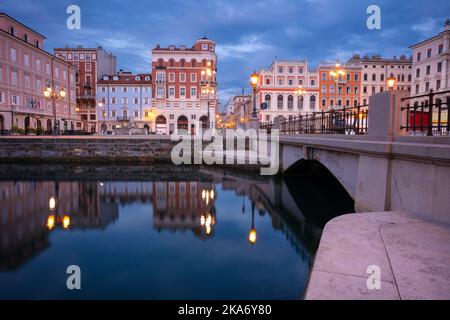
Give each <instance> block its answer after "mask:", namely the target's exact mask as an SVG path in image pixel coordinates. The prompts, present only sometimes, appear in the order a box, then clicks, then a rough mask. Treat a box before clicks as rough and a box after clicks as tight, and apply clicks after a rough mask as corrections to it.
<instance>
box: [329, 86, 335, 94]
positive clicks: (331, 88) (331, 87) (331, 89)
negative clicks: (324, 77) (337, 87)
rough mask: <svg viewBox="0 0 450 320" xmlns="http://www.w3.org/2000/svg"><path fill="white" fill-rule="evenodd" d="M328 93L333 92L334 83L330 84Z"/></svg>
mask: <svg viewBox="0 0 450 320" xmlns="http://www.w3.org/2000/svg"><path fill="white" fill-rule="evenodd" d="M330 93H334V85H333V84H332V85H330Z"/></svg>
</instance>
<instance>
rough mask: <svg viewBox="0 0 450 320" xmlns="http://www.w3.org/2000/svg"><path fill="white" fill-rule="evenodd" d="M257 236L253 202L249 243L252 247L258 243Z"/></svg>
mask: <svg viewBox="0 0 450 320" xmlns="http://www.w3.org/2000/svg"><path fill="white" fill-rule="evenodd" d="M256 240H257V236H256V230H255V203H254V202H252V228H251V229H250V232H249V234H248V242H250V243H251V244H252V245H253V244H255V243H256Z"/></svg>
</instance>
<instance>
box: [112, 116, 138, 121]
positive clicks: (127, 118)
mask: <svg viewBox="0 0 450 320" xmlns="http://www.w3.org/2000/svg"><path fill="white" fill-rule="evenodd" d="M116 119H117V121H131V120H133V119H134V117H132V116H117V117H116Z"/></svg>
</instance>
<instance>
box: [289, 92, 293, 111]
mask: <svg viewBox="0 0 450 320" xmlns="http://www.w3.org/2000/svg"><path fill="white" fill-rule="evenodd" d="M293 108H294V96H292V95H289V96H288V109H293Z"/></svg>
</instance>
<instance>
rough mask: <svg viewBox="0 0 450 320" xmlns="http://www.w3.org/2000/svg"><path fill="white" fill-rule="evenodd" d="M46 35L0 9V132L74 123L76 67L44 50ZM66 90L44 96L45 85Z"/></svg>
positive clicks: (47, 128)
mask: <svg viewBox="0 0 450 320" xmlns="http://www.w3.org/2000/svg"><path fill="white" fill-rule="evenodd" d="M44 40H45V37H44V36H43V35H41V34H40V33H38V32H37V31H35V30H33V29H31V28H29V27H27V26H25V25H24V24H22V23H20V22H19V21H17V20H15V19H13V18H11V17H10V16H8V15H7V14H5V13H0V132H1V131H3V130H11V129H14V130H17V129H23V130H25V131H27V132H32V131H33V130H34V129H37V128H42V130H43V131H51V130H52V129H53V128H54V127H55V125H56V127H57V128H58V129H59V130H75V128H76V127H77V122H78V119H77V114H76V111H75V107H76V91H75V75H76V72H77V69H76V67H74V66H72V65H71V64H69V63H67V62H65V61H63V60H61V59H59V58H57V57H55V56H54V55H52V54H50V53H48V52H46V51H44ZM48 86H51V87H53V89H54V92H60V91H61V90H62V89H64V91H65V93H66V94H65V97H64V98H58V99H54V101H53V100H52V99H46V98H45V96H44V91H45V89H46V88H47V87H48Z"/></svg>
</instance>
